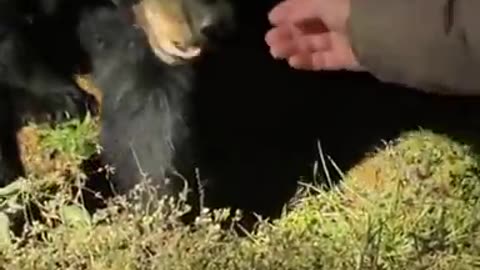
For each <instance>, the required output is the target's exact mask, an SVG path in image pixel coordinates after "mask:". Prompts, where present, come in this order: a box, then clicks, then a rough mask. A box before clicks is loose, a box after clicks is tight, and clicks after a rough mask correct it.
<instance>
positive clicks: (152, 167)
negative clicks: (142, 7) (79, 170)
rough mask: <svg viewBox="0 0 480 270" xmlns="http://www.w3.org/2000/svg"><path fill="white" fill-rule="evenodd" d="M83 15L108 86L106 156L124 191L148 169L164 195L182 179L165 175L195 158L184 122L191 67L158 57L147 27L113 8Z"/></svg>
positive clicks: (102, 83)
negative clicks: (175, 179) (173, 178)
mask: <svg viewBox="0 0 480 270" xmlns="http://www.w3.org/2000/svg"><path fill="white" fill-rule="evenodd" d="M84 14H85V15H84V16H83V17H82V20H81V21H82V22H81V24H80V27H79V36H80V37H81V43H82V45H83V46H84V48H85V49H86V51H87V52H88V54H89V56H90V57H91V59H92V74H93V78H94V81H95V82H96V84H97V85H98V86H99V87H100V89H102V92H103V104H102V110H101V119H102V130H101V145H102V147H103V154H102V156H103V161H104V162H106V163H107V164H110V165H112V166H114V167H115V175H114V176H113V181H114V183H115V184H116V186H117V188H118V190H119V192H120V193H125V192H127V191H129V190H131V189H132V188H133V186H134V185H135V184H137V183H139V181H140V180H141V179H142V178H143V177H144V176H146V177H150V178H152V180H153V182H154V184H155V185H158V186H160V190H161V194H163V195H165V194H166V195H174V194H175V193H177V192H179V191H180V190H181V188H182V185H180V186H178V184H179V183H180V184H181V183H182V182H181V181H170V182H168V181H167V180H165V178H166V177H167V176H170V177H171V176H173V174H174V173H177V172H176V170H177V169H182V167H184V168H192V165H193V164H188V165H187V164H186V163H189V162H191V160H192V158H193V156H191V153H189V151H190V149H191V145H190V144H189V137H190V133H189V129H188V127H187V122H186V121H188V114H187V113H188V108H189V104H188V97H189V94H190V92H191V91H192V82H193V73H192V69H191V67H190V66H189V65H180V66H168V65H166V64H164V63H162V62H161V61H159V60H158V58H157V57H156V56H155V55H154V53H153V52H152V50H151V48H150V47H149V43H148V41H147V39H146V36H145V34H144V32H143V31H142V30H141V29H138V28H135V27H133V26H132V25H131V24H129V22H128V21H127V20H126V18H125V17H123V16H122V14H120V13H119V12H118V10H117V9H116V8H115V7H102V8H96V9H94V10H88V11H86V12H85V13H84ZM179 161H181V162H179ZM179 173H181V174H185V173H187V174H191V173H188V172H185V171H180V172H179ZM142 174H145V175H142ZM184 177H190V176H189V175H184Z"/></svg>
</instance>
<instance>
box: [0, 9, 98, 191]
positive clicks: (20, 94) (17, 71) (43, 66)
mask: <svg viewBox="0 0 480 270" xmlns="http://www.w3.org/2000/svg"><path fill="white" fill-rule="evenodd" d="M55 5H56V3H55V1H53V0H44V1H28V0H2V1H0V88H1V89H0V103H1V104H0V105H1V106H0V115H1V116H0V130H1V135H0V187H1V186H4V185H6V184H8V183H10V182H12V181H14V180H15V179H16V178H17V177H19V176H21V175H23V173H24V172H23V166H22V164H21V161H20V158H19V153H18V146H17V139H16V132H17V130H18V128H19V127H20V126H21V125H22V124H24V123H25V122H26V121H31V120H34V121H45V120H53V121H54V122H58V121H62V120H64V119H66V118H68V117H77V116H83V115H85V113H86V112H87V110H94V109H95V108H94V107H92V106H94V105H95V103H94V100H93V97H91V96H90V95H88V94H86V93H85V92H83V91H81V90H80V88H79V87H77V85H76V84H75V83H74V81H73V78H71V77H66V76H64V75H63V74H60V73H57V72H56V71H55V69H54V68H53V67H52V66H51V65H50V63H49V59H47V58H43V57H42V56H41V55H40V54H38V53H37V46H36V45H37V44H36V43H35V42H34V38H33V36H32V35H31V30H32V18H34V17H41V16H48V13H49V12H51V11H52V9H54V8H55Z"/></svg>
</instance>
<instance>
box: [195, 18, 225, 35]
mask: <svg viewBox="0 0 480 270" xmlns="http://www.w3.org/2000/svg"><path fill="white" fill-rule="evenodd" d="M227 31H228V27H227V23H226V21H225V20H223V19H221V18H220V16H206V17H205V18H203V20H202V22H201V24H200V34H201V35H202V36H203V37H204V38H206V39H207V40H215V39H220V38H221V37H222V36H223V35H225V34H226V33H227Z"/></svg>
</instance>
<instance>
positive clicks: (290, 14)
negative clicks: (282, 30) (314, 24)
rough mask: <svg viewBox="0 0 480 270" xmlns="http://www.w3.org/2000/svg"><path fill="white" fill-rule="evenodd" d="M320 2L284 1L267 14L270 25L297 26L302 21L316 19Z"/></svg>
mask: <svg viewBox="0 0 480 270" xmlns="http://www.w3.org/2000/svg"><path fill="white" fill-rule="evenodd" d="M319 1H321V0H285V1H283V2H281V3H280V4H278V5H276V6H275V7H274V8H273V9H272V10H271V11H270V12H269V14H268V19H269V21H270V23H271V24H273V25H278V24H283V23H292V24H297V23H299V22H302V21H304V20H308V19H314V18H318V17H319V14H318V10H319V5H320V4H321V2H320V3H319Z"/></svg>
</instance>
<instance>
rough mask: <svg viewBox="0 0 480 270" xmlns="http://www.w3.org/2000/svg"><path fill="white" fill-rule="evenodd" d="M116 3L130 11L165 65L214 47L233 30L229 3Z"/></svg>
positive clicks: (190, 0)
mask: <svg viewBox="0 0 480 270" xmlns="http://www.w3.org/2000/svg"><path fill="white" fill-rule="evenodd" d="M127 1H128V0H117V5H119V6H123V7H128V8H129V9H130V10H131V11H133V18H134V20H135V24H137V25H138V26H140V27H141V28H143V29H144V31H145V33H146V34H147V36H148V39H149V42H150V46H151V47H152V49H153V51H154V52H155V54H156V55H157V56H158V57H159V58H160V59H161V60H162V61H164V62H166V63H169V64H179V63H184V62H185V61H189V60H192V59H195V58H196V57H198V56H199V55H201V53H202V52H203V51H204V50H208V49H210V48H212V47H214V46H215V45H216V44H217V43H218V42H220V41H221V40H222V38H224V37H227V36H228V34H229V33H231V32H232V31H233V28H234V20H233V17H234V14H233V9H232V7H231V4H230V2H229V1H230V0H137V1H135V2H131V1H129V2H128V3H127Z"/></svg>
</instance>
